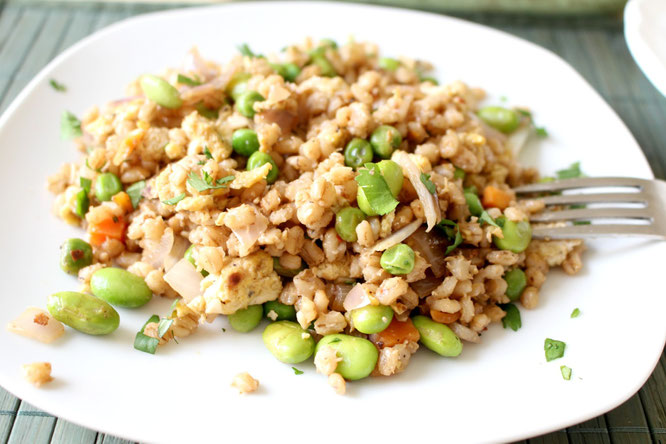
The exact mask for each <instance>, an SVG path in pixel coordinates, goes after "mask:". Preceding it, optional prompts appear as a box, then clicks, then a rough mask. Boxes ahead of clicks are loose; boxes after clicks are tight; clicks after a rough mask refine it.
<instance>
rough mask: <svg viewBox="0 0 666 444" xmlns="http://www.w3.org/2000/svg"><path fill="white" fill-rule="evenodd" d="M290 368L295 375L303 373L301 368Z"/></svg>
mask: <svg viewBox="0 0 666 444" xmlns="http://www.w3.org/2000/svg"><path fill="white" fill-rule="evenodd" d="M291 369H292V370H293V371H294V374H295V375H302V374H303V372H302V371H301V370H299V369H297V368H296V367H292V368H291Z"/></svg>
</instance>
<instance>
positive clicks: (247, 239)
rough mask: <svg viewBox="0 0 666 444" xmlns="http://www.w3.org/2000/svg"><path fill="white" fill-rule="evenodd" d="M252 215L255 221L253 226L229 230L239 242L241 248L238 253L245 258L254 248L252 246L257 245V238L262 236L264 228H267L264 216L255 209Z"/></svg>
mask: <svg viewBox="0 0 666 444" xmlns="http://www.w3.org/2000/svg"><path fill="white" fill-rule="evenodd" d="M254 214H255V220H254V223H253V224H251V225H247V226H245V227H242V228H235V229H232V230H231V231H232V232H233V233H234V234H235V235H236V237H237V238H238V242H240V247H241V248H240V251H239V253H240V255H241V256H245V255H246V254H247V253H248V252H249V251H250V249H251V248H252V247H254V244H255V243H257V240H259V237H260V236H261V235H262V234H264V232H265V231H266V228H268V219H267V218H266V216H264V215H263V214H261V213H260V212H258V211H257V210H256V209H255V210H254Z"/></svg>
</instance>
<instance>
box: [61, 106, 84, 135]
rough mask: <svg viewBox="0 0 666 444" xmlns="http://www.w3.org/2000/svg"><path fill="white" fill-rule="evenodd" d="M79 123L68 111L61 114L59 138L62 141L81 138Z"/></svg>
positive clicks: (81, 132)
mask: <svg viewBox="0 0 666 444" xmlns="http://www.w3.org/2000/svg"><path fill="white" fill-rule="evenodd" d="M81 135H83V131H82V130H81V121H80V120H79V119H78V118H77V117H76V116H75V115H74V114H72V113H70V112H69V111H65V112H63V113H62V116H61V117H60V138H61V139H63V140H67V139H74V138H76V137H81Z"/></svg>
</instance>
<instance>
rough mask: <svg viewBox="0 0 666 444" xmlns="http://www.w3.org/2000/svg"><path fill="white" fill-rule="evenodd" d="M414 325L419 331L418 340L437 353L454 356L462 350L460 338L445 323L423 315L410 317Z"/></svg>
mask: <svg viewBox="0 0 666 444" xmlns="http://www.w3.org/2000/svg"><path fill="white" fill-rule="evenodd" d="M412 322H414V327H416V329H417V330H418V331H419V334H420V335H421V339H419V342H421V344H423V345H425V346H426V348H429V349H430V350H432V351H434V352H435V353H437V354H438V355H441V356H448V357H455V356H458V355H459V354H460V353H461V352H462V348H463V345H462V342H461V341H460V338H459V337H458V336H456V334H455V333H454V332H453V330H451V329H450V328H449V327H448V326H447V325H444V324H440V323H439V322H435V321H433V320H432V319H430V318H427V317H425V316H420V315H419V316H414V317H413V318H412Z"/></svg>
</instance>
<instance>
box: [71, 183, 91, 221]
mask: <svg viewBox="0 0 666 444" xmlns="http://www.w3.org/2000/svg"><path fill="white" fill-rule="evenodd" d="M89 208H90V198H89V197H88V193H87V192H86V190H81V191H79V192H78V193H76V201H75V206H74V212H75V213H76V215H77V216H79V217H80V218H81V219H83V218H84V217H86V213H87V212H88V209H89Z"/></svg>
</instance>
